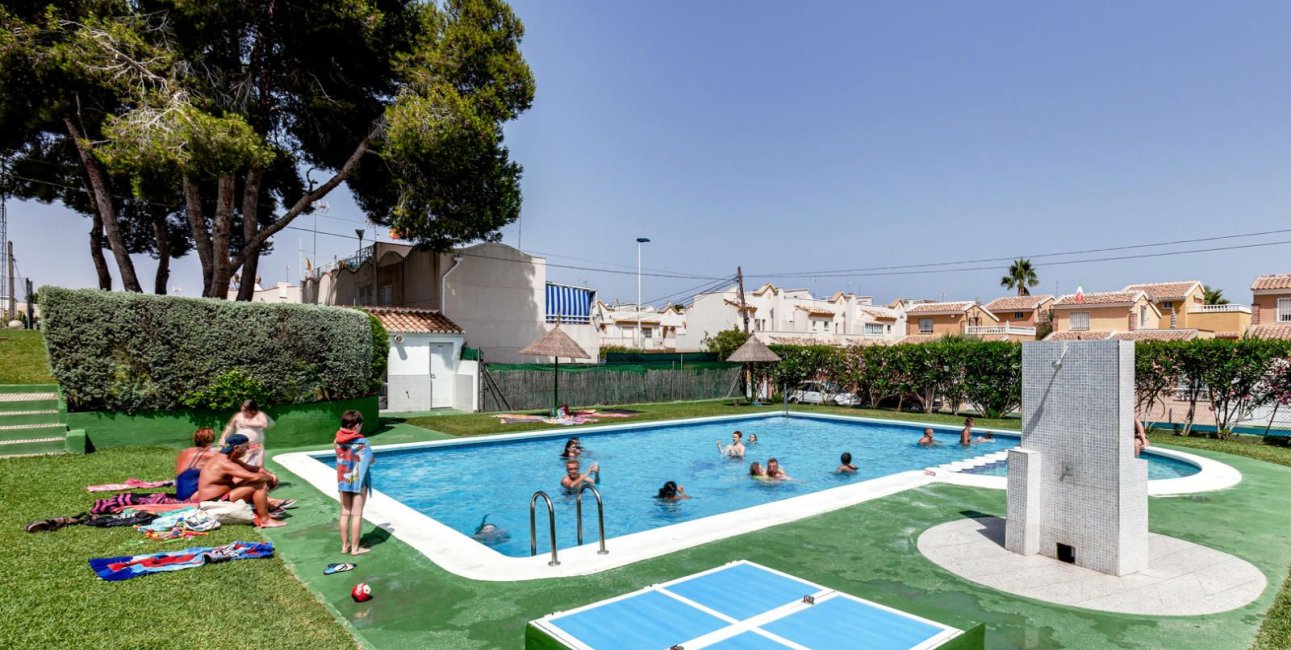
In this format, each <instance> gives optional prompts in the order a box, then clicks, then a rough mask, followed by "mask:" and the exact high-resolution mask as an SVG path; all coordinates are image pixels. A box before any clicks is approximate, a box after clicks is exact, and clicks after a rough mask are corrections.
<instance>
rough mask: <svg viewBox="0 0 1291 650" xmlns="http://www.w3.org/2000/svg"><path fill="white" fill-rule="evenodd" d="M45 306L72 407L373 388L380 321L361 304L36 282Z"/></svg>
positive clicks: (325, 396)
mask: <svg viewBox="0 0 1291 650" xmlns="http://www.w3.org/2000/svg"><path fill="white" fill-rule="evenodd" d="M40 308H41V313H42V314H43V316H44V318H43V325H44V330H45V340H46V344H47V346H48V348H49V356H50V360H51V363H52V366H53V371H54V377H55V378H56V379H57V380H58V382H59V384H60V385H61V386H62V388H63V392H64V394H65V395H66V396H67V403H68V407H69V408H70V409H72V410H77V411H96V410H107V411H127V412H134V411H140V410H170V409H175V408H179V407H183V406H188V405H189V404H203V403H204V404H207V405H213V404H217V403H218V404H220V405H221V408H227V406H224V405H226V404H228V401H227V400H236V401H240V399H239V398H245V397H255V396H256V395H254V393H255V392H258V391H263V392H262V393H261V400H262V401H263V402H264V403H266V404H279V405H285V404H301V403H307V402H316V401H321V400H330V399H350V398H354V397H359V396H362V395H365V394H368V393H369V392H370V391H371V386H372V384H371V382H372V378H373V362H374V358H375V353H374V349H373V348H374V345H373V343H374V334H375V333H374V331H373V328H372V327H371V325H370V324H369V322H368V320H367V316H366V315H365V314H363V313H361V312H358V311H354V310H350V309H341V308H335V307H320V306H313V305H268V304H263V303H244V302H231V301H226V300H214V299H206V298H175V297H169V296H152V295H146V294H137V293H109V292H104V291H97V290H91V289H83V290H71V289H60V288H57V287H46V288H43V289H41V291H40ZM387 354H388V352H387ZM382 359H384V355H383V356H382ZM239 389H241V390H247V391H248V392H249V393H253V394H246V395H234V393H235V392H236V391H237V390H239Z"/></svg>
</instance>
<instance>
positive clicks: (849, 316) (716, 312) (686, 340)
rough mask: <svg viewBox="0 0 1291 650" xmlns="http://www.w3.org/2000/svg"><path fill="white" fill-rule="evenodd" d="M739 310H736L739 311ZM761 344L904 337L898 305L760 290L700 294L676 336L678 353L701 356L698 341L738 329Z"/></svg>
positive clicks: (844, 296) (856, 341)
mask: <svg viewBox="0 0 1291 650" xmlns="http://www.w3.org/2000/svg"><path fill="white" fill-rule="evenodd" d="M741 305H742V306H741ZM741 309H743V311H744V314H747V316H748V319H749V321H748V322H749V331H750V332H751V333H752V334H753V335H754V336H757V337H758V339H760V340H761V341H762V342H764V343H793V344H818V345H819V344H823V345H867V344H874V343H892V342H895V341H897V340H899V339H900V338H901V337H902V336H904V335H905V312H904V310H903V309H902V308H901V305H899V304H897V305H895V306H888V307H884V306H880V305H875V304H874V300H873V299H872V298H870V297H869V296H858V295H855V294H850V293H844V292H841V291H840V292H838V293H835V294H834V295H833V296H830V297H829V298H817V297H814V296H812V295H811V292H810V291H808V290H807V289H784V288H780V287H777V286H775V285H772V284H764V285H762V286H761V287H758V288H757V289H755V290H753V291H746V292H745V293H744V300H743V301H741V300H740V296H739V290H738V289H737V288H736V287H733V286H732V287H729V288H727V289H725V290H721V291H713V292H708V293H702V294H699V295H697V296H695V298H694V300H693V301H692V302H691V304H690V305H689V306H688V307H687V308H686V310H685V317H686V328H685V332H684V333H679V334H678V336H677V349H678V350H679V351H693V350H702V349H703V347H704V343H703V341H704V338H705V337H709V336H713V335H716V334H717V333H718V332H720V331H722V330H727V329H730V328H732V327H738V328H741V329H742V328H743V327H744V318H743V315H742V314H741Z"/></svg>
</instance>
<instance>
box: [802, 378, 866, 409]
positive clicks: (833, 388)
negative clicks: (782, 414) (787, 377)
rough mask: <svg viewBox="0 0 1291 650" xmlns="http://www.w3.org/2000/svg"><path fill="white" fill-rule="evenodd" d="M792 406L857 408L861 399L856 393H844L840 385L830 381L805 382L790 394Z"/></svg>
mask: <svg viewBox="0 0 1291 650" xmlns="http://www.w3.org/2000/svg"><path fill="white" fill-rule="evenodd" d="M789 402H790V403H792V404H798V403H802V404H837V405H839V406H855V405H857V404H859V403H860V399H858V398H857V397H856V395H855V394H854V393H849V392H847V391H844V390H843V389H842V387H840V386H839V385H838V384H835V383H833V382H828V381H804V382H802V383H801V384H798V387H797V388H795V389H794V390H793V392H791V393H789Z"/></svg>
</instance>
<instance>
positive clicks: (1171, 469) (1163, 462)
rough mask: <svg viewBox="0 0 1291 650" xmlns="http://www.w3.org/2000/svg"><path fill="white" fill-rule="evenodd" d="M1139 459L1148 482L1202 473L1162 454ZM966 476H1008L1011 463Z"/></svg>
mask: <svg viewBox="0 0 1291 650" xmlns="http://www.w3.org/2000/svg"><path fill="white" fill-rule="evenodd" d="M1139 458H1142V459H1143V460H1146V461H1148V480H1149V481H1164V480H1167V479H1172V478H1183V477H1185V476H1192V475H1193V474H1196V473H1197V472H1200V471H1201V468H1200V467H1197V466H1196V465H1194V464H1192V463H1189V462H1187V461H1183V460H1179V459H1176V458H1169V457H1167V456H1162V455H1160V454H1157V453H1154V452H1151V451H1144V452H1143V453H1142V454H1141V455H1140V456H1139ZM963 472H964V473H966V474H981V475H982V476H1008V475H1009V461H1007V460H1003V461H999V462H994V463H989V464H986V465H982V466H980V467H972V468H969V469H965V470H963Z"/></svg>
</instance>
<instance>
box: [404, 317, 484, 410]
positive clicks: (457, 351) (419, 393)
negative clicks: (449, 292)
mask: <svg viewBox="0 0 1291 650" xmlns="http://www.w3.org/2000/svg"><path fill="white" fill-rule="evenodd" d="M463 338H464V337H463V336H462V335H461V334H403V333H392V334H391V335H390V359H389V366H388V367H387V369H386V395H387V399H386V409H387V410H389V411H393V412H397V413H398V412H409V411H427V410H430V409H431V407H432V403H433V402H432V400H433V401H434V402H443V403H447V404H449V405H455V404H457V403H458V402H457V395H456V392H457V380H456V378H455V376H456V374H457V372H458V366H459V364H461V363H463V362H462V361H460V359H461V357H462V344H463ZM400 339H402V340H400ZM436 344H443V345H446V346H447V348H446V350H445V353H444V355H443V356H446V357H447V358H445V359H444V366H445V368H446V369H447V371H446V372H444V373H442V376H440V375H437V376H436V377H435V378H434V379H433V380H432V379H431V376H430V368H431V359H430V355H431V349H432V346H433V345H436ZM472 363H473V362H472ZM435 395H439V396H441V398H442V399H433V398H434V396H435Z"/></svg>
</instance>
